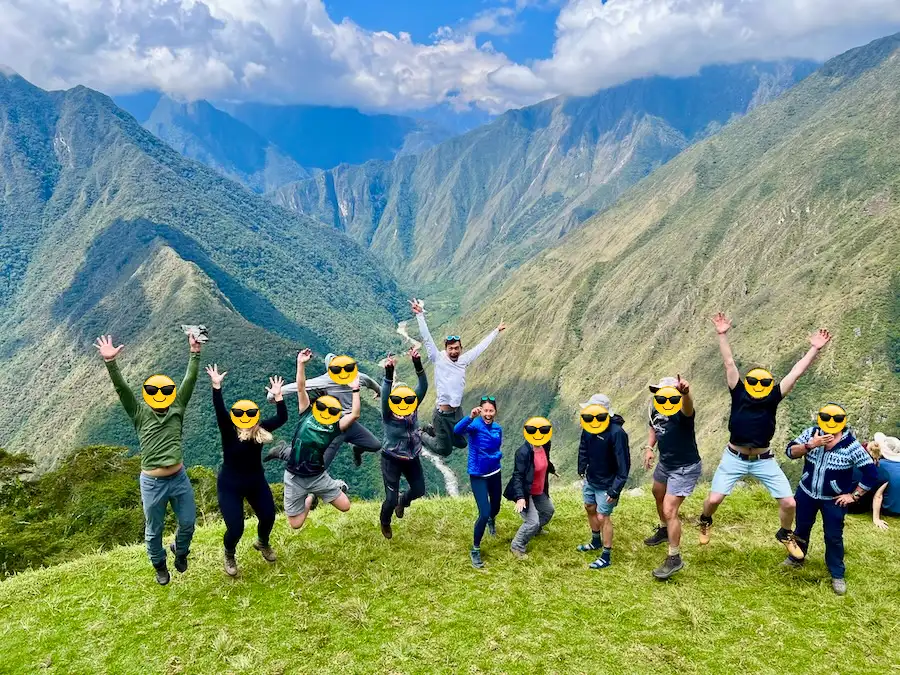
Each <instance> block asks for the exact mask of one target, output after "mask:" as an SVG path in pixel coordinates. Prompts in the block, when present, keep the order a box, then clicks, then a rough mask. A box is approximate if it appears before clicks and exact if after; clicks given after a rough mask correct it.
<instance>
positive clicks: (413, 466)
mask: <svg viewBox="0 0 900 675" xmlns="http://www.w3.org/2000/svg"><path fill="white" fill-rule="evenodd" d="M400 470H401V472H402V473H403V477H404V478H406V483H407V485H408V486H409V489H407V490H406V492H404V493H403V494H401V495H400V499H399V500H398V502H397V506H396V507H395V509H394V513H395V514H396V515H397V517H398V518H402V517H403V512H404V511H405V510H406V509H407V508H408V507H409V505H410V504H412V503H413V500H415V499H418V498H419V497H424V496H425V471H423V469H422V460H421V459H420V458H419V457H414V458H413V459H410V460H406V461H403V462H402V463H401V464H400Z"/></svg>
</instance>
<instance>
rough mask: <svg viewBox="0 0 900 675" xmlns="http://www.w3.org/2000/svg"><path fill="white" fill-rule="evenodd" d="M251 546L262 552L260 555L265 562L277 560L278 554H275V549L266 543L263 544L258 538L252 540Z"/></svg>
mask: <svg viewBox="0 0 900 675" xmlns="http://www.w3.org/2000/svg"><path fill="white" fill-rule="evenodd" d="M253 548H255V549H256V550H257V551H259V552H260V553H261V554H262V557H263V558H264V559H265V561H266V562H270V563H273V562H275V561H276V560H278V556H277V555H275V551H273V550H272V547H271V546H269V545H268V544H263V543H262V542H261V541H260V540H259V539H257V540H256V541H254V542H253Z"/></svg>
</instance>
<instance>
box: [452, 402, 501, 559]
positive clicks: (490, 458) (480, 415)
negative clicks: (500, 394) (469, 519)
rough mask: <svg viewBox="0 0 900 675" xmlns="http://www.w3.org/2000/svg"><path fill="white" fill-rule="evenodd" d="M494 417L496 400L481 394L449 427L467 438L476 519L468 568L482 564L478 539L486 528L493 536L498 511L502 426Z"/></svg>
mask: <svg viewBox="0 0 900 675" xmlns="http://www.w3.org/2000/svg"><path fill="white" fill-rule="evenodd" d="M496 416H497V401H496V399H495V398H494V397H493V396H482V397H481V402H480V403H479V405H478V406H477V407H475V408H472V412H471V413H469V416H468V417H464V418H463V419H461V420H460V421H459V422H457V423H456V425H455V426H454V428H453V433H454V434H458V435H460V436H463V435H465V436H466V437H467V438H468V441H469V481H470V482H471V484H472V494H473V495H474V496H475V503H476V504H477V505H478V520H476V521H475V533H474V539H473V543H472V550H471V551H470V552H469V557H470V558H471V559H472V567H476V568H481V567H484V562H483V561H482V560H481V539H482V537H484V530H485V528H488V530H489V531H490V533H491V536H492V537H494V536H496V535H497V528H496V526H495V524H494V522H495V518H496V517H497V514H498V513H500V500H501V497H502V492H503V485H502V483H501V481H500V459H501V458H502V457H503V452H502V451H501V450H500V446H501V445H502V444H503V429H502V428H501V427H500V425H499V424H497V423H496V422H495V421H494V418H495V417H496Z"/></svg>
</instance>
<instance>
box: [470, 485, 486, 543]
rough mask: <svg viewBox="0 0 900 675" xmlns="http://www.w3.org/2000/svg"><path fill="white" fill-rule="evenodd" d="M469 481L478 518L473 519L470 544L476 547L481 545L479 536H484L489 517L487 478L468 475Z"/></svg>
mask: <svg viewBox="0 0 900 675" xmlns="http://www.w3.org/2000/svg"><path fill="white" fill-rule="evenodd" d="M469 483H470V484H471V486H472V496H473V497H474V498H475V505H476V506H477V507H478V518H476V519H475V527H474V529H473V533H472V546H473V547H474V548H478V547H480V546H481V538H482V537H483V536H484V530H485V528H486V527H487V524H488V521H489V520H490V518H491V502H490V497H489V496H488V479H487V478H483V477H482V476H469Z"/></svg>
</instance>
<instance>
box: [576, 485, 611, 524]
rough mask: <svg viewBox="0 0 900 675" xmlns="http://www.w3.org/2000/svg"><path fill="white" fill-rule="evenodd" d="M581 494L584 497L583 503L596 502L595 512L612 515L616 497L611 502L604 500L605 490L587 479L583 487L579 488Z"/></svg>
mask: <svg viewBox="0 0 900 675" xmlns="http://www.w3.org/2000/svg"><path fill="white" fill-rule="evenodd" d="M581 496H582V497H584V503H585V504H596V506H597V513H599V514H602V515H604V516H609V515H612V512H613V509H614V508H616V506H617V505H618V503H619V500H618V499H617V500H616V501H614V502H613V503H612V504H610V503H609V502H607V501H606V490H601V489H600V488H598V487H596V486H594V485H593V484H592V483H590V482H588V481H587V480H585V481H584V487H583V488H581Z"/></svg>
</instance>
